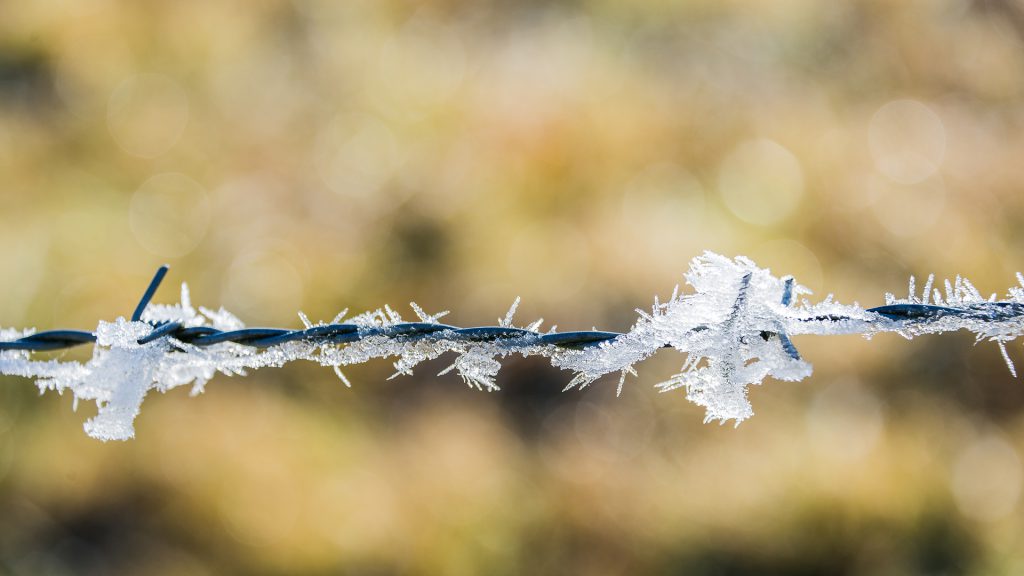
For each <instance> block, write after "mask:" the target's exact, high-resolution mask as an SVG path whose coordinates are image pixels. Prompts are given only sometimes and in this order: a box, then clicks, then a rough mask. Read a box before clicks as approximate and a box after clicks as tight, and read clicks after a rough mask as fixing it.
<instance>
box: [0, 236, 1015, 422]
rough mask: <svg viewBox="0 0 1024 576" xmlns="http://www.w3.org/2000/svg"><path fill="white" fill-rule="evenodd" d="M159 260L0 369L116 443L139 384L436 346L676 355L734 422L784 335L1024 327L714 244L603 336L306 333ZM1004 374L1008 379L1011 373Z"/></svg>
mask: <svg viewBox="0 0 1024 576" xmlns="http://www.w3.org/2000/svg"><path fill="white" fill-rule="evenodd" d="M167 272H168V267H167V266H166V265H165V266H161V267H160V268H159V269H158V270H157V272H156V274H155V276H154V277H153V279H152V281H151V282H150V284H149V286H148V288H147V289H146V291H145V293H144V294H143V296H142V298H141V299H140V301H139V303H138V305H137V306H136V308H135V311H134V313H133V314H132V316H131V319H130V320H125V319H124V318H119V319H117V320H116V321H114V322H101V323H100V325H99V327H98V328H97V330H96V331H94V332H87V331H80V330H50V331H46V332H39V333H34V332H32V331H16V330H0V374H9V375H18V376H24V377H30V378H36V383H37V385H38V386H39V387H40V389H41V390H56V391H58V392H63V391H64V390H71V391H72V393H73V394H74V395H75V399H76V404H77V401H78V400H80V399H85V400H95V401H96V402H97V404H98V406H99V414H98V415H97V416H96V417H95V418H93V419H91V420H89V421H88V422H87V423H86V431H87V432H88V433H89V434H90V435H92V436H95V437H97V438H100V439H104V440H108V439H124V438H130V437H131V436H132V435H133V434H134V429H133V425H132V424H133V421H134V418H135V417H136V416H137V414H138V412H139V407H140V405H141V403H142V400H143V398H144V396H145V394H146V392H147V391H148V390H149V389H151V388H156V389H158V390H160V391H167V390H169V389H171V388H174V387H177V386H181V385H185V384H191V385H192V387H193V393H198V392H201V391H202V390H203V387H204V386H205V384H206V382H207V381H208V380H209V379H210V378H211V377H212V376H213V375H214V374H216V373H218V372H219V373H222V374H227V375H238V374H244V373H245V370H247V369H255V368H261V367H266V366H282V365H284V364H285V363H287V362H290V361H294V360H309V361H314V362H318V363H320V364H321V365H324V366H330V367H333V368H334V369H335V371H336V372H337V373H338V375H339V376H340V377H341V378H342V379H343V380H344V381H345V382H346V384H347V383H348V381H347V379H346V378H345V377H344V374H343V373H341V371H340V368H341V367H343V366H347V365H350V364H356V363H361V362H365V361H367V360H370V359H372V358H384V357H395V358H397V360H396V361H395V363H394V365H395V370H396V373H395V375H396V376H397V375H399V374H411V373H412V369H413V368H414V367H415V366H416V365H418V364H419V363H421V362H423V361H425V360H429V359H433V358H436V357H438V356H440V355H442V354H444V353H447V352H453V353H455V354H457V358H456V360H455V362H454V363H453V364H452V365H451V366H450V367H449V368H448V369H446V370H444V371H443V372H442V374H443V373H446V372H448V371H451V370H455V371H457V372H458V373H459V374H460V376H462V378H463V379H464V380H465V381H466V382H467V384H469V385H470V386H473V387H476V388H479V389H484V390H496V389H497V386H496V384H495V382H494V377H495V375H496V374H497V373H498V370H499V369H500V362H499V360H498V359H499V358H503V357H505V356H508V355H510V354H521V355H524V356H529V355H541V356H545V357H547V358H549V359H550V361H551V363H552V364H553V365H554V366H556V367H560V368H563V369H567V370H572V371H574V372H575V373H576V377H575V378H573V379H572V380H571V381H570V383H569V386H567V389H568V388H573V387H579V388H583V387H586V386H587V385H589V384H590V383H592V382H594V381H595V380H597V379H598V378H599V377H601V376H603V375H605V374H608V373H612V372H620V373H621V378H620V380H619V387H620V391H621V386H622V384H623V382H624V380H625V377H626V375H627V374H635V371H634V368H633V367H634V365H635V364H636V363H638V362H640V361H642V360H644V359H645V358H647V357H649V356H650V355H652V354H653V353H655V352H656V351H657V350H659V349H662V348H667V347H671V348H675V349H676V350H678V351H680V352H684V353H686V354H687V356H688V357H687V361H686V363H685V364H684V366H683V370H682V371H681V372H680V374H678V375H676V376H675V377H673V378H672V379H670V380H669V381H667V382H664V383H662V384H659V385H658V388H659V389H661V390H662V391H668V390H673V389H676V388H685V389H686V391H687V397H688V398H689V399H690V400H692V401H694V402H696V403H697V404H699V405H701V406H704V407H705V408H706V409H707V418H706V420H719V421H725V420H728V419H734V420H735V421H736V422H737V423H739V422H740V421H742V420H743V419H745V418H747V417H749V416H750V415H752V414H753V412H752V410H751V408H750V405H749V402H748V401H747V399H746V388H747V386H748V385H750V384H760V383H761V382H762V381H763V380H764V379H765V378H766V377H768V376H772V377H774V378H776V379H780V380H800V379H803V378H806V377H807V376H809V375H810V373H811V367H810V364H807V363H806V362H805V361H804V360H803V359H802V358H801V356H800V354H799V352H798V351H797V349H796V346H795V345H794V344H793V341H792V340H791V338H790V336H791V335H801V334H816V335H830V334H864V335H872V334H875V333H879V332H897V333H900V334H902V335H904V336H906V337H913V336H916V335H919V334H928V333H940V332H947V331H952V330H960V329H966V330H970V331H972V332H974V333H975V335H976V337H977V338H978V339H979V340H982V339H988V340H992V341H994V342H996V343H997V344H998V345H999V347H1000V349H1001V352H1002V353H1003V357H1004V358H1005V359H1006V361H1007V364H1008V365H1009V366H1010V370H1011V372H1014V369H1013V365H1012V362H1010V359H1009V355H1008V354H1007V353H1006V349H1005V343H1006V342H1008V341H1011V340H1013V339H1015V338H1017V337H1018V336H1020V335H1021V334H1022V333H1024V277H1021V276H1019V275H1018V280H1019V282H1020V284H1021V287H1019V288H1012V289H1011V290H1010V294H1009V297H1008V299H1005V300H996V298H995V296H992V297H991V298H989V299H984V298H982V297H981V295H980V293H978V291H977V290H976V289H975V288H974V286H973V285H971V284H970V282H968V281H966V280H964V279H962V278H959V277H958V278H957V279H956V280H955V282H954V283H949V282H946V294H945V295H942V294H941V293H940V292H939V291H938V290H934V291H932V288H931V286H932V282H933V280H934V279H933V278H929V280H928V283H927V285H926V286H925V289H924V293H923V294H922V295H921V296H918V295H917V294H916V289H915V285H914V280H913V278H912V279H911V283H910V290H909V295H908V298H906V299H902V300H901V299H896V298H895V297H894V296H892V295H886V303H885V305H883V306H879V307H876V308H869V309H862V308H860V307H859V306H857V305H853V306H846V305H841V304H838V303H835V302H833V301H832V299H831V296H829V297H828V298H826V300H825V301H824V302H821V303H819V304H810V303H809V302H807V300H806V299H804V300H801V301H799V302H797V299H798V298H799V297H800V296H801V295H806V294H809V293H810V292H809V291H808V290H807V289H806V288H803V287H802V286H799V285H798V284H796V282H795V280H794V278H793V277H791V276H787V277H784V278H782V279H779V278H775V277H774V276H772V275H771V274H770V272H769V271H768V270H765V269H760V268H758V267H757V266H756V265H754V263H753V262H751V261H749V260H747V259H745V258H742V257H740V258H736V259H728V258H725V257H722V256H718V255H715V254H712V253H706V254H705V255H703V256H701V257H699V258H695V259H694V260H693V262H692V263H691V267H690V272H689V273H688V274H687V276H686V279H687V283H688V284H689V285H690V286H691V287H692V288H693V292H692V293H688V294H680V293H679V290H678V287H677V289H676V292H675V293H673V295H672V297H671V298H670V299H669V300H668V301H667V302H665V303H661V302H658V300H657V299H655V304H654V306H653V308H652V309H651V312H650V313H648V312H645V311H638V312H639V313H640V318H639V320H638V321H637V323H636V324H635V325H634V326H633V327H632V329H631V330H630V331H628V332H608V331H600V330H596V329H595V330H589V331H574V332H556V331H554V330H553V329H552V330H551V331H548V332H541V331H539V326H540V321H538V322H535V323H533V324H531V325H530V326H528V327H526V328H518V327H515V326H514V325H513V323H512V316H513V314H514V312H515V308H516V305H517V304H518V299H517V300H516V303H515V304H513V306H512V308H511V309H510V310H509V313H508V315H507V316H506V317H505V318H504V319H502V320H499V325H498V326H478V327H469V328H462V327H458V326H453V325H449V324H441V323H439V322H438V321H437V320H438V319H439V318H440V317H441V316H443V315H444V314H437V315H433V316H431V315H428V314H426V313H425V312H423V310H422V309H420V307H419V306H417V305H415V303H413V304H412V307H413V310H414V311H415V313H416V314H417V316H418V317H419V320H418V321H405V320H403V319H402V318H401V316H400V315H399V314H398V313H397V312H395V311H394V310H392V309H391V308H390V307H385V308H384V309H382V310H376V311H373V312H368V313H364V314H360V315H358V316H356V317H353V318H351V319H349V320H348V321H345V316H344V313H343V314H342V315H339V317H337V318H335V319H334V321H332V322H330V323H320V324H316V325H314V324H312V323H310V322H308V320H307V319H306V317H305V316H304V315H301V313H300V316H301V318H302V319H303V323H304V324H305V325H306V326H305V328H302V329H294V330H293V329H286V328H247V327H245V326H244V325H243V324H242V323H241V321H239V320H238V319H237V318H235V317H234V316H233V315H231V314H230V313H229V312H227V311H225V310H223V309H221V310H219V311H211V310H208V309H205V308H200V309H199V311H196V310H195V309H194V308H193V307H192V305H191V302H190V299H189V294H188V291H187V288H186V287H185V286H182V298H181V302H180V303H179V304H177V305H173V306H167V305H151V304H150V302H151V301H152V299H153V296H154V295H155V293H156V291H157V289H158V288H159V287H160V284H161V283H162V281H163V280H164V278H165V276H166V274H167ZM929 292H933V293H931V294H930V293H929ZM89 343H92V344H95V345H96V346H95V348H94V351H93V358H92V359H91V360H90V361H88V362H86V363H79V362H60V361H56V360H35V359H33V358H32V355H33V354H34V353H37V352H44V351H53V350H62V349H66V348H71V347H75V346H80V345H82V344H89ZM1014 374H1015V372H1014Z"/></svg>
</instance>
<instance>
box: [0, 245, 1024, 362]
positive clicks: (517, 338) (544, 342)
mask: <svg viewBox="0 0 1024 576" xmlns="http://www.w3.org/2000/svg"><path fill="white" fill-rule="evenodd" d="M169 269H170V267H169V266H167V265H163V266H161V267H160V268H159V269H158V270H157V271H156V274H155V275H154V276H153V279H152V280H151V281H150V283H149V286H148V287H147V288H146V291H145V293H143V295H142V298H141V299H140V300H139V302H138V304H137V305H136V307H135V311H134V313H133V314H132V316H131V320H132V321H133V322H139V321H142V316H143V313H144V312H145V310H146V307H147V306H148V305H149V303H150V301H152V299H153V297H154V296H155V295H156V292H157V290H158V289H159V288H160V285H161V284H162V283H163V280H164V278H165V277H166V276H167V272H168V271H169ZM749 281H750V278H749V276H745V277H744V282H743V284H741V287H740V291H739V293H740V298H738V300H740V301H741V300H742V294H743V292H744V287H745V285H746V283H749ZM792 289H793V278H792V277H787V278H786V288H785V291H784V292H783V297H782V304H783V305H784V306H789V305H790V304H791V302H792V298H793V290H792ZM737 307H738V306H737ZM866 312H868V313H870V314H874V315H876V316H877V323H878V324H882V323H885V329H886V330H887V331H891V330H892V329H893V327H892V323H893V322H895V323H897V324H898V325H900V326H902V327H904V328H907V329H910V328H916V327H920V326H922V325H927V324H929V323H932V322H936V321H939V320H943V319H948V318H959V319H963V320H974V321H981V322H987V321H990V322H1006V321H1010V320H1015V319H1021V320H1024V304H1021V303H1017V302H979V303H972V304H970V305H966V306H940V305H935V304H925V303H909V304H908V303H904V304H890V305H884V306H877V307H874V308H868V309H867V310H866ZM797 320H800V321H804V322H835V323H839V322H847V321H857V322H860V323H863V322H865V319H864V318H860V317H858V318H854V317H852V316H843V315H836V314H829V315H827V316H812V317H807V318H798V319H797ZM869 323H870V319H869ZM150 325H151V326H153V331H152V332H150V333H149V334H148V335H146V336H145V337H143V338H140V339H139V340H138V344H140V345H141V344H148V343H150V342H154V341H156V340H159V339H161V338H172V339H174V340H176V341H178V342H182V343H185V344H191V345H193V346H212V345H215V344H221V343H224V342H233V343H235V344H241V345H243V346H251V347H254V348H269V347H271V346H277V345H280V344H285V343H287V342H299V341H302V342H309V343H313V344H349V343H352V342H357V341H359V340H363V339H366V338H371V337H378V336H383V337H385V338H403V339H416V338H425V337H430V338H434V339H442V340H461V341H467V342H491V341H496V340H500V341H504V342H506V343H507V344H508V345H509V346H511V347H524V348H525V347H529V346H557V347H560V348H586V347H589V346H595V345H600V344H601V343H603V342H609V341H611V340H614V339H616V338H618V337H620V336H623V335H624V333H622V332H611V331H602V330H584V331H572V332H547V333H542V332H538V331H535V330H529V329H525V328H515V327H511V326H477V327H470V328H460V327H458V326H451V325H448V324H440V323H437V322H400V323H396V324H392V325H389V326H382V327H366V326H363V325H360V324H354V323H332V324H324V325H319V326H312V327H309V328H305V329H301V330H293V329H288V328H244V329H241V330H228V331H224V330H218V329H216V328H212V327H209V326H199V327H186V326H183V325H182V324H181V323H178V322H150ZM701 329H706V327H703V326H697V327H696V328H695V330H698V331H699V330H701ZM762 337H764V338H765V339H768V338H771V337H777V338H779V339H780V341H781V343H782V345H783V347H784V348H785V350H786V352H787V353H788V354H789V355H790V356H791V357H793V358H794V359H797V360H798V359H800V355H799V353H798V352H797V350H796V347H795V346H794V345H793V343H792V341H791V340H790V338H789V336H788V335H787V334H785V332H782V331H778V332H768V331H765V332H763V333H762ZM96 338H97V337H96V333H95V332H89V331H84V330H69V329H58V330H47V331H44V332H38V333H36V334H32V335H30V336H25V337H22V338H18V339H16V340H11V341H4V342H0V351H2V350H23V351H30V352H43V351H53V350H62V349H68V348H74V347H77V346H81V345H83V344H92V343H95V342H96Z"/></svg>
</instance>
